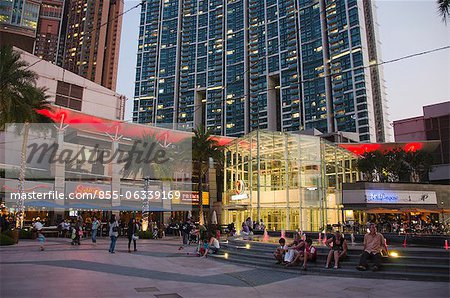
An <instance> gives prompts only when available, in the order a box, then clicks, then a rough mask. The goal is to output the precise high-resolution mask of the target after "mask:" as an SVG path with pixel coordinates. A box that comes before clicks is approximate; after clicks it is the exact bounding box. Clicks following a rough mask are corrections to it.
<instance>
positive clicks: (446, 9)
mask: <svg viewBox="0 0 450 298" xmlns="http://www.w3.org/2000/svg"><path fill="white" fill-rule="evenodd" d="M437 5H438V13H439V14H440V15H441V17H442V21H443V22H444V23H445V24H447V18H449V17H450V0H437Z"/></svg>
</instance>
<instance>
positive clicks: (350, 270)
mask: <svg viewBox="0 0 450 298" xmlns="http://www.w3.org/2000/svg"><path fill="white" fill-rule="evenodd" d="M211 256H212V257H213V258H215V259H216V260H219V261H224V262H231V263H237V264H240V265H247V266H252V267H263V268H270V269H271V270H274V271H280V272H291V273H292V272H295V273H298V274H303V275H327V276H341V277H360V278H376V279H395V280H421V281H441V282H448V281H449V274H448V273H445V274H443V273H433V274H429V272H405V271H399V272H395V271H388V270H383V271H380V272H372V271H365V272H361V271H358V270H356V269H355V268H354V267H353V266H350V267H346V265H345V264H343V265H342V266H343V268H340V269H337V270H334V269H325V268H322V267H321V266H316V267H314V266H313V265H312V264H310V265H309V267H308V271H302V270H300V267H291V268H284V267H281V266H279V265H276V264H275V262H274V261H273V262H271V263H268V262H265V261H264V260H263V261H261V260H248V259H239V258H232V257H228V259H225V258H224V257H223V255H220V254H219V255H211Z"/></svg>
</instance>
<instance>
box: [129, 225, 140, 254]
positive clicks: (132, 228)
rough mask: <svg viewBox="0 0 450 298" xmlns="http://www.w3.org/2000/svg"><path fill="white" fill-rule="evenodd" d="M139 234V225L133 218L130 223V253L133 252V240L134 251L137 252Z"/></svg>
mask: <svg viewBox="0 0 450 298" xmlns="http://www.w3.org/2000/svg"><path fill="white" fill-rule="evenodd" d="M138 233H139V225H138V224H137V223H136V220H135V219H134V218H131V219H130V222H129V223H128V252H131V250H130V246H131V240H133V246H134V251H137V249H136V240H137V239H138V236H137V235H136V234H138Z"/></svg>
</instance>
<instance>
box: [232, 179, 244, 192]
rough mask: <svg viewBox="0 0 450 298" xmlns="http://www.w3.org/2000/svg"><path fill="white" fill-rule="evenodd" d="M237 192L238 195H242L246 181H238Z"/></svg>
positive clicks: (236, 184)
mask: <svg viewBox="0 0 450 298" xmlns="http://www.w3.org/2000/svg"><path fill="white" fill-rule="evenodd" d="M234 186H235V191H236V194H237V195H242V194H243V193H244V191H245V182H244V180H237V181H236V182H235V184H234Z"/></svg>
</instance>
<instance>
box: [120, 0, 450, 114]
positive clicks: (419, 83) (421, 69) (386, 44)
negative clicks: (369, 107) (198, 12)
mask: <svg viewBox="0 0 450 298" xmlns="http://www.w3.org/2000/svg"><path fill="white" fill-rule="evenodd" d="M138 3H139V1H130V0H125V9H124V10H127V9H129V8H131V7H133V6H135V5H136V4H138ZM375 4H376V6H377V7H378V9H377V15H378V23H379V39H380V40H381V43H382V44H381V58H382V60H383V61H388V60H391V59H396V58H400V57H403V56H406V55H410V54H414V53H419V52H423V51H427V50H431V49H435V48H439V47H443V46H446V45H450V23H449V24H448V25H447V26H446V25H445V24H444V23H443V22H442V21H441V19H440V17H439V15H438V14H437V8H436V1H435V0H421V1H385V0H382V1H381V0H379V1H375ZM139 14H140V8H137V9H134V10H132V11H130V12H128V13H126V14H125V15H124V17H123V27H122V37H121V47H120V61H119V74H118V82H117V92H118V93H121V94H124V95H126V96H127V97H128V101H127V104H126V112H125V119H126V120H130V119H131V115H132V111H133V95H134V79H135V65H136V53H137V43H138V32H139ZM384 80H385V81H386V83H385V85H386V92H387V99H388V109H389V114H390V116H389V121H390V122H392V121H394V120H399V119H403V118H408V117H414V116H419V115H422V106H424V105H429V104H433V103H438V102H443V101H448V100H450V49H446V50H442V51H439V52H435V53H430V54H426V55H422V56H419V57H413V58H410V59H405V60H402V61H399V62H394V63H389V64H385V65H384Z"/></svg>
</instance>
